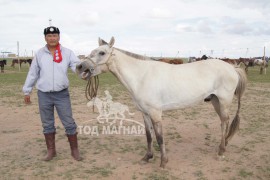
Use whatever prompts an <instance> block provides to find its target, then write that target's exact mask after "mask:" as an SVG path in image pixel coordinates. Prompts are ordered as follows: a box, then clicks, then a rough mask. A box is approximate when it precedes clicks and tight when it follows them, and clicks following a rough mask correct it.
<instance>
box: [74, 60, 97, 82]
mask: <svg viewBox="0 0 270 180" xmlns="http://www.w3.org/2000/svg"><path fill="white" fill-rule="evenodd" d="M93 72H94V69H93V68H92V67H91V66H90V64H89V63H88V62H87V61H83V62H81V63H79V64H77V66H76V73H77V74H78V75H79V76H80V78H82V79H84V80H87V79H89V78H90V77H91V75H92V74H93Z"/></svg>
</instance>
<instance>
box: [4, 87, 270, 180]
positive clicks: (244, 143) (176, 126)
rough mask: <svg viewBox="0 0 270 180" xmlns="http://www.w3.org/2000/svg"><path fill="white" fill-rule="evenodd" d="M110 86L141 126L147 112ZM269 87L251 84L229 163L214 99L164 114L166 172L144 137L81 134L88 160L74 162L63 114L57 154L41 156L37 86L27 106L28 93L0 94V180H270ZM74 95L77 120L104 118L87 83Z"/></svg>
mask: <svg viewBox="0 0 270 180" xmlns="http://www.w3.org/2000/svg"><path fill="white" fill-rule="evenodd" d="M8 88H9V89H10V88H11V89H12V88H14V89H18V88H21V87H16V86H14V87H10V86H9V87H8ZM106 88H108V90H109V91H110V92H111V95H112V96H113V97H114V100H115V101H117V102H120V103H122V104H125V105H127V106H128V107H129V109H130V111H132V112H134V113H135V115H134V116H132V119H134V120H136V121H138V122H141V123H143V119H142V115H141V113H140V112H139V111H137V110H136V109H135V107H134V105H133V103H132V101H131V99H130V98H129V95H128V94H127V92H125V91H124V92H121V94H119V93H118V92H117V90H116V89H113V88H111V89H110V88H109V87H104V88H103V90H105V89H106ZM269 89H270V83H249V84H248V87H247V90H246V93H245V95H244V97H243V99H242V108H241V111H240V117H241V124H240V131H239V132H238V133H237V134H236V135H235V136H234V137H233V139H232V140H231V141H230V142H229V144H228V146H227V149H226V152H225V156H226V157H225V159H223V160H220V159H218V158H217V149H218V145H219V143H220V134H221V132H220V120H219V118H218V116H217V114H216V113H215V112H214V109H213V107H212V105H211V104H210V103H202V104H199V105H196V106H194V107H192V108H187V109H183V110H177V111H169V112H165V113H164V115H163V119H164V120H163V127H164V134H165V143H166V149H167V154H168V158H169V162H168V164H167V166H166V168H165V169H161V168H160V167H159V165H160V153H159V148H158V146H157V143H156V141H154V144H153V146H154V148H153V149H154V158H153V159H152V160H150V162H149V163H147V164H141V163H140V159H141V158H142V157H143V156H144V154H145V152H146V137H145V136H132V135H130V136H127V135H117V134H113V135H104V134H99V136H96V135H91V134H86V133H81V134H79V147H80V151H81V155H82V157H83V158H84V160H83V161H81V162H76V161H74V160H73V159H72V158H71V156H70V149H69V144H68V142H67V138H66V136H65V131H64V128H63V126H62V124H61V122H60V120H59V118H58V117H56V127H57V135H56V147H57V153H58V154H57V157H56V158H54V159H53V160H52V161H50V162H44V161H41V159H42V158H43V157H44V155H45V153H46V146H45V141H44V137H43V134H42V127H41V122H40V119H39V111H38V104H37V95H36V91H35V92H34V93H33V94H32V104H31V105H29V106H26V105H24V104H23V103H22V100H23V96H21V95H19V94H18V95H17V96H8V97H5V98H1V101H0V116H1V118H0V134H1V135H0V142H1V145H0V156H1V161H0V167H1V168H0V174H1V175H0V179H98V178H99V179H123V180H126V179H156V180H157V179H185V180H186V179H188V180H191V179H209V180H221V179H224V180H227V179H229V180H233V179H264V180H266V179H270V119H269V117H270V92H269ZM2 90H3V89H2ZM103 90H102V91H103ZM18 91H20V89H18ZM102 91H101V93H103V92H102ZM70 92H71V100H72V107H73V114H74V118H75V119H76V123H77V125H79V126H80V125H85V121H88V120H91V119H95V118H96V117H97V116H98V113H97V112H95V113H93V112H92V108H89V107H87V106H86V103H87V101H86V100H85V97H84V88H71V89H70ZM103 95H104V94H102V96H103ZM235 112H236V100H235V101H234V103H233V105H232V107H231V108H230V118H231V119H232V118H233V116H234V114H235ZM91 123H92V124H91V125H93V123H96V124H98V123H97V122H95V121H92V122H91ZM99 126H101V125H100V124H99Z"/></svg>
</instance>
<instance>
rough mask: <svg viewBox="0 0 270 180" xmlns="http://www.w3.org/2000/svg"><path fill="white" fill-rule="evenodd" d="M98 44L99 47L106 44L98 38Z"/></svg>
mask: <svg viewBox="0 0 270 180" xmlns="http://www.w3.org/2000/svg"><path fill="white" fill-rule="evenodd" d="M98 44H99V46H102V45H105V44H108V43H107V42H106V41H104V40H103V39H100V38H98Z"/></svg>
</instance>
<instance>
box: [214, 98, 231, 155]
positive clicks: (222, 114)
mask: <svg viewBox="0 0 270 180" xmlns="http://www.w3.org/2000/svg"><path fill="white" fill-rule="evenodd" d="M211 102H212V104H213V106H214V108H215V110H216V112H217V114H218V116H219V118H220V120H221V143H220V145H219V152H218V155H219V156H223V153H224V152H225V146H226V144H225V137H226V135H227V133H228V129H229V115H228V110H227V107H226V106H225V105H224V104H223V103H221V102H220V101H219V99H218V97H217V96H215V95H214V96H213V97H212V99H211ZM224 126H226V128H225V127H224Z"/></svg>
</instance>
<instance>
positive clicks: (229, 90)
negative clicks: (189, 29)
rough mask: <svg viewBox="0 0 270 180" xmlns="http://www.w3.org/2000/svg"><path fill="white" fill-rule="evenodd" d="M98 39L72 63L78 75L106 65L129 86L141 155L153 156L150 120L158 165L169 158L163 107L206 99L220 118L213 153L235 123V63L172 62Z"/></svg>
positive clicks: (238, 85)
mask: <svg viewBox="0 0 270 180" xmlns="http://www.w3.org/2000/svg"><path fill="white" fill-rule="evenodd" d="M113 45H114V38H113V37H112V39H111V40H110V42H109V43H106V42H105V41H103V40H101V39H99V47H98V48H97V49H95V50H93V51H92V52H91V54H90V55H89V56H88V57H87V59H86V60H85V61H84V62H82V63H80V64H78V65H77V68H76V69H77V73H78V74H79V76H80V77H81V78H82V79H85V80H87V79H89V78H90V77H92V76H96V75H99V74H101V73H104V72H108V71H110V72H111V73H112V74H114V75H115V76H116V77H117V78H118V79H119V81H120V82H121V83H122V84H123V85H124V86H125V87H126V88H127V90H128V91H129V92H130V94H131V96H132V98H133V101H134V102H135V104H136V106H137V108H138V109H139V110H140V111H141V112H142V113H143V117H144V122H145V130H146V137H147V143H148V150H147V153H146V155H145V156H144V157H143V159H142V160H143V161H145V162H148V160H149V159H151V158H152V157H153V152H152V137H151V131H150V128H151V126H153V128H154V131H155V134H156V139H157V142H158V144H159V146H160V152H161V164H160V166H161V167H163V168H164V167H165V165H166V163H167V162H168V158H167V154H166V151H165V142H164V138H163V133H162V124H161V120H162V111H164V110H171V109H178V108H185V107H188V106H192V105H194V104H196V103H199V102H202V101H211V102H212V104H213V106H214V108H215V110H216V112H217V114H218V115H219V117H220V120H221V133H222V135H221V143H220V145H219V152H218V155H220V156H221V157H223V153H224V152H225V146H226V145H227V143H228V141H229V140H230V139H231V138H232V136H233V135H234V134H235V132H236V131H237V129H238V128H239V123H240V119H239V109H240V100H241V97H242V95H243V93H244V90H245V87H246V74H245V72H244V71H243V70H242V69H240V68H235V67H233V66H231V65H230V64H228V63H226V62H223V61H220V60H215V59H210V60H205V61H198V62H194V63H187V64H183V65H181V66H175V65H171V64H167V63H159V62H156V61H145V57H144V56H140V55H137V54H134V53H130V52H127V51H124V50H120V49H117V48H114V47H113ZM234 95H236V97H237V99H238V109H237V112H236V115H235V118H234V120H233V121H232V123H231V125H230V126H229V114H228V108H229V106H230V104H231V103H232V99H233V97H234Z"/></svg>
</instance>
